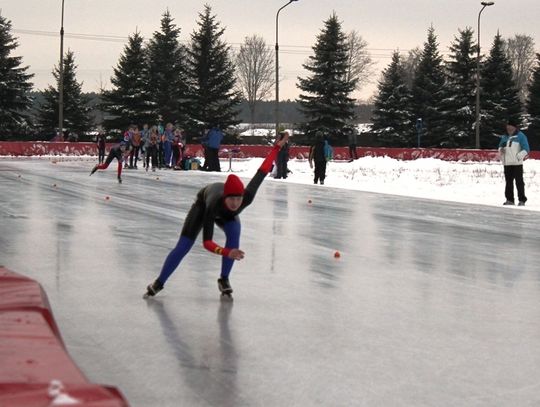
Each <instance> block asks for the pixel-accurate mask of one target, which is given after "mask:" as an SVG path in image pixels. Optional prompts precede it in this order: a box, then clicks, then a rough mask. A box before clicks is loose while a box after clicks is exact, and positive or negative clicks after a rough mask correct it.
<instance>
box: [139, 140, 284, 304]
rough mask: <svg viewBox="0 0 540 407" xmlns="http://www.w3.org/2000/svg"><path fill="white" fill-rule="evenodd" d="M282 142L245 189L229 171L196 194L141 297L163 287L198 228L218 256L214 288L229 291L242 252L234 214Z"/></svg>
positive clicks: (254, 188)
mask: <svg viewBox="0 0 540 407" xmlns="http://www.w3.org/2000/svg"><path fill="white" fill-rule="evenodd" d="M286 142H287V138H286V137H285V138H283V139H282V140H280V141H278V143H277V144H276V145H275V146H274V148H273V149H272V150H271V151H270V153H269V154H268V156H267V157H266V158H265V160H264V161H263V163H262V164H261V166H260V167H259V169H258V170H257V173H256V174H255V176H254V177H253V178H252V179H251V181H250V182H249V184H248V185H247V186H246V187H245V188H244V184H243V183H242V181H241V180H240V178H238V177H237V176H236V175H234V174H231V175H229V176H228V177H227V180H226V181H225V183H223V182H216V183H213V184H209V185H207V186H206V187H204V188H202V189H201V190H200V191H199V192H198V193H197V197H196V200H195V202H194V203H193V205H192V206H191V209H190V210H189V212H188V214H187V217H186V220H185V222H184V226H183V228H182V232H181V233H180V239H179V240H178V243H177V244H176V247H175V248H174V249H172V251H171V252H170V253H169V255H168V256H167V258H166V259H165V262H164V264H163V267H162V268H161V273H160V274H159V276H158V278H157V279H156V280H155V281H154V282H153V283H151V284H149V285H148V287H147V292H146V294H145V297H148V296H154V295H156V294H157V293H158V292H159V291H161V290H162V289H163V286H164V285H165V283H166V281H167V280H168V278H169V277H170V276H171V274H172V273H173V272H174V271H175V270H176V268H177V267H178V266H179V264H180V262H181V261H182V259H183V258H184V256H185V255H186V254H188V252H189V251H190V250H191V248H192V247H193V244H194V243H195V240H196V239H197V236H198V235H199V233H200V232H201V230H202V232H203V238H202V240H203V245H204V247H205V249H207V250H208V251H210V252H212V253H214V254H217V255H219V256H222V262H221V274H220V278H219V279H218V287H219V289H220V291H221V292H222V293H224V294H225V293H226V294H230V293H232V287H231V285H230V283H229V274H230V272H231V270H232V267H233V264H234V261H235V260H241V259H243V258H244V252H243V251H242V250H240V249H239V246H240V219H239V218H238V215H239V214H240V212H242V210H243V209H244V208H246V207H247V206H248V205H250V204H251V203H252V202H253V199H254V198H255V194H256V193H257V190H258V188H259V186H260V185H261V183H262V182H263V181H264V179H265V178H266V175H267V174H268V172H269V171H270V168H271V167H272V162H273V161H274V160H275V158H276V155H277V153H278V151H279V149H280V148H281V146H282V145H283V144H285V143H286ZM214 224H216V225H218V227H220V228H221V229H223V231H224V232H225V238H226V242H225V247H221V246H219V245H218V244H217V243H215V242H214V240H213V235H214Z"/></svg>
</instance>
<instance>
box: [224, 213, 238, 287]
mask: <svg viewBox="0 0 540 407" xmlns="http://www.w3.org/2000/svg"><path fill="white" fill-rule="evenodd" d="M223 230H224V232H225V236H226V237H227V240H226V242H225V247H227V248H228V249H238V248H239V247H240V230H241V227H240V221H239V220H238V219H235V220H232V221H230V222H227V223H225V225H223ZM233 264H234V260H233V259H231V258H229V257H223V259H222V260H221V278H224V279H228V278H229V274H230V273H231V270H232V266H233Z"/></svg>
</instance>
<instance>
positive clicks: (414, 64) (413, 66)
mask: <svg viewBox="0 0 540 407" xmlns="http://www.w3.org/2000/svg"><path fill="white" fill-rule="evenodd" d="M421 58H422V50H421V49H420V48H419V47H416V48H413V49H411V50H409V52H408V54H407V56H406V57H405V58H403V76H404V80H405V84H406V85H407V87H408V88H409V89H412V84H413V82H414V76H415V74H416V70H417V69H418V64H419V63H420V59H421Z"/></svg>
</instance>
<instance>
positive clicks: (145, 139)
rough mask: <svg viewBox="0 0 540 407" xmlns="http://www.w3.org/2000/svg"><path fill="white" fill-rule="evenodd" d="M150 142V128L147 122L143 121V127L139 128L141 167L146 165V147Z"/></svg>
mask: <svg viewBox="0 0 540 407" xmlns="http://www.w3.org/2000/svg"><path fill="white" fill-rule="evenodd" d="M149 144H150V129H149V128H148V124H147V123H144V124H143V128H142V130H141V150H140V153H141V161H142V163H143V168H144V166H145V165H146V148H147V147H148V145H149Z"/></svg>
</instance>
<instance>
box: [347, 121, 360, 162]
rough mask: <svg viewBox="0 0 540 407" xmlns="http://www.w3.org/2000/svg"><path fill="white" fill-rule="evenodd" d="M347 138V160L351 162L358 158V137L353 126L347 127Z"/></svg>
mask: <svg viewBox="0 0 540 407" xmlns="http://www.w3.org/2000/svg"><path fill="white" fill-rule="evenodd" d="M347 139H348V141H349V157H350V159H349V162H352V161H354V160H356V159H358V154H357V152H356V143H357V139H358V134H357V131H356V129H355V128H349V129H347Z"/></svg>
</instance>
